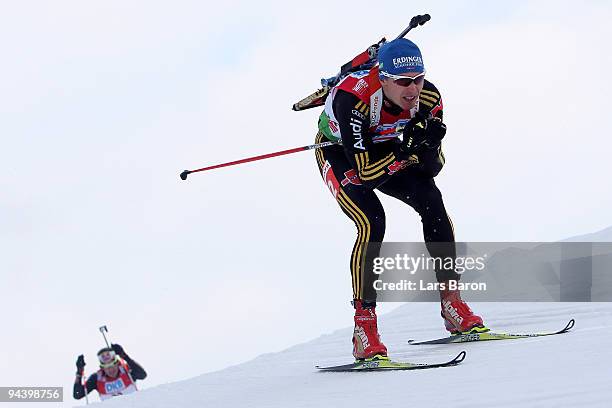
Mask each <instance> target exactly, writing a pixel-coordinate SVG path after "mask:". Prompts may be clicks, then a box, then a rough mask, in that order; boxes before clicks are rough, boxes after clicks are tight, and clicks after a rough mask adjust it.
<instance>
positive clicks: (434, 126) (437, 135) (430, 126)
mask: <svg viewBox="0 0 612 408" xmlns="http://www.w3.org/2000/svg"><path fill="white" fill-rule="evenodd" d="M444 135H446V125H445V124H444V123H442V119H440V118H431V119H427V125H426V126H425V140H424V141H423V145H424V146H425V147H427V148H429V149H437V148H438V147H439V146H440V143H442V139H444Z"/></svg>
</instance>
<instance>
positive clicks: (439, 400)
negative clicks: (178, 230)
mask: <svg viewBox="0 0 612 408" xmlns="http://www.w3.org/2000/svg"><path fill="white" fill-rule="evenodd" d="M473 306H474V309H475V310H476V311H478V312H480V313H481V314H482V315H483V316H484V317H485V318H486V319H485V321H486V322H487V323H488V325H489V326H490V327H493V328H494V329H497V330H498V331H510V332H515V333H520V332H532V331H556V330H559V329H561V328H562V327H563V326H564V325H565V324H566V323H567V321H568V320H569V319H570V318H571V317H573V318H575V319H576V326H575V328H574V329H573V330H572V331H571V332H570V333H567V334H562V335H558V336H551V337H543V338H533V339H521V340H509V341H499V342H482V343H469V344H463V345H439V346H411V345H409V344H407V340H408V339H411V338H414V339H429V338H434V337H439V336H441V335H444V334H445V333H444V330H443V328H442V320H441V319H440V317H439V306H438V305H437V304H433V303H413V304H405V305H403V306H401V307H399V308H397V309H396V310H394V311H392V312H390V313H388V314H386V315H383V316H381V318H380V330H381V333H382V337H383V340H384V341H385V343H386V344H387V347H388V348H389V351H390V354H391V356H392V357H394V358H395V359H397V360H408V361H413V362H438V361H445V360H447V359H449V358H452V357H454V356H455V355H456V354H457V353H458V352H459V351H461V350H467V352H468V354H467V358H466V360H465V361H464V362H463V363H462V364H461V365H459V366H457V367H449V368H439V369H431V370H420V371H403V372H402V371H397V372H369V373H321V372H317V371H316V369H315V368H314V366H315V364H335V363H346V362H350V361H351V360H352V358H351V344H350V338H351V330H352V329H351V328H350V327H347V328H345V329H342V330H338V331H336V332H333V333H331V334H326V335H323V336H321V337H319V338H317V339H315V340H312V341H310V342H307V343H303V344H299V345H296V346H294V347H291V348H289V349H287V350H285V351H282V352H279V353H273V354H265V355H262V356H259V357H258V358H256V359H254V360H252V361H249V362H246V363H244V364H240V365H236V366H233V367H229V368H226V369H224V370H221V371H217V372H212V373H209V374H205V375H201V376H199V377H196V378H193V379H190V380H186V381H181V382H177V383H173V384H166V385H162V386H158V387H154V388H150V389H146V390H143V391H141V392H139V393H136V394H134V395H128V396H124V397H118V398H115V399H113V400H110V401H109V402H107V403H105V407H106V408H110V407H143V408H144V407H147V408H158V407H159V408H162V407H163V408H166V407H174V408H195V407H274V408H277V407H278V408H281V407H283V408H285V407H355V406H363V407H370V406H376V407H441V406H452V407H468V406H474V404H475V403H477V404H478V405H492V406H495V407H513V406H522V407H548V406H555V407H558V406H602V407H603V406H610V399H609V390H610V381H611V380H612V364H611V363H612V349H611V348H610V347H609V342H610V338H612V304H610V303H480V304H474V305H473ZM279 324H282V322H279ZM250 335H253V334H250V333H245V339H244V341H245V343H248V341H249V340H248V337H249V336H250ZM202 370H203V371H204V370H206V367H202ZM145 383H146V382H145ZM94 398H95V397H94Z"/></svg>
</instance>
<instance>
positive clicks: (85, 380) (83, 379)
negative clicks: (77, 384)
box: [81, 370, 89, 405]
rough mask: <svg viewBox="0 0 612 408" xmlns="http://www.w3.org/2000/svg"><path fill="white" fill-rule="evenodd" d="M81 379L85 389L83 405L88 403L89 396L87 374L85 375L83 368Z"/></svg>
mask: <svg viewBox="0 0 612 408" xmlns="http://www.w3.org/2000/svg"><path fill="white" fill-rule="evenodd" d="M81 381H82V383H83V391H85V405H89V396H88V395H87V376H86V375H85V370H83V376H82V377H81Z"/></svg>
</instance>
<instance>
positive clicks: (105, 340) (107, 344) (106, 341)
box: [99, 325, 111, 348]
mask: <svg viewBox="0 0 612 408" xmlns="http://www.w3.org/2000/svg"><path fill="white" fill-rule="evenodd" d="M99 330H100V333H102V337H104V342H105V343H106V347H109V348H110V346H111V345H110V343H109V342H108V340H107V338H106V333H108V328H106V325H104V326H100V328H99Z"/></svg>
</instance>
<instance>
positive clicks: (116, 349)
mask: <svg viewBox="0 0 612 408" xmlns="http://www.w3.org/2000/svg"><path fill="white" fill-rule="evenodd" d="M111 348H112V349H113V351H114V352H115V354H117V355H118V356H119V357H121V358H125V357H126V356H127V354H125V350H124V349H123V347H121V346H120V345H119V344H111Z"/></svg>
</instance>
